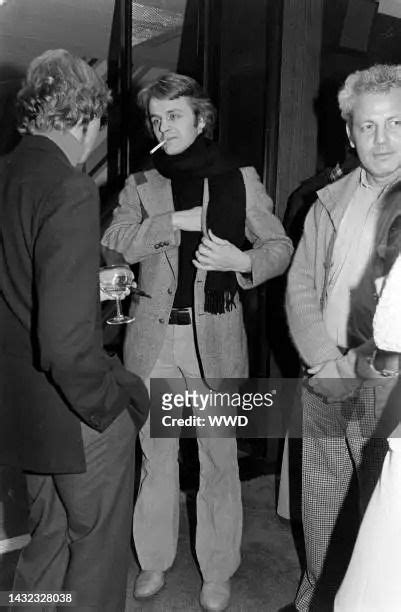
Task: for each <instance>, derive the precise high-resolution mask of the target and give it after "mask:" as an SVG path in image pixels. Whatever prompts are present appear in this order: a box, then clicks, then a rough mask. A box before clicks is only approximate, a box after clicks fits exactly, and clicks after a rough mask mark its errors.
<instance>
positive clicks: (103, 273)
mask: <svg viewBox="0 0 401 612" xmlns="http://www.w3.org/2000/svg"><path fill="white" fill-rule="evenodd" d="M99 282H100V288H101V289H102V291H104V293H107V295H109V296H110V297H112V298H114V299H115V301H116V307H117V314H116V315H115V316H114V317H111V318H110V319H107V321H106V322H107V323H108V324H109V325H121V324H122V323H132V321H135V317H127V316H125V315H124V314H123V312H122V310H121V299H122V298H123V297H125V296H126V295H127V290H129V289H130V288H131V287H132V286H135V285H133V274H132V272H131V268H130V267H129V266H128V265H127V264H117V265H113V266H105V267H103V268H100V273H99Z"/></svg>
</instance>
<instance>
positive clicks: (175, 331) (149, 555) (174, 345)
mask: <svg viewBox="0 0 401 612" xmlns="http://www.w3.org/2000/svg"><path fill="white" fill-rule="evenodd" d="M150 378H159V379H161V378H162V379H168V380H169V388H170V389H171V392H173V393H174V392H176V393H178V392H179V393H183V392H184V391H185V389H188V390H189V391H191V390H193V389H194V388H196V389H197V390H198V391H199V392H204V393H208V391H209V390H208V388H207V387H206V385H205V383H204V382H203V381H202V379H201V378H200V370H199V364H198V359H197V356H196V351H195V343H194V336H193V330H192V325H169V326H168V329H167V334H166V339H165V342H164V344H163V347H162V350H161V352H160V355H159V358H158V360H157V362H156V364H155V367H154V368H153V371H152V373H151V377H150ZM172 379H173V380H172ZM147 382H148V384H149V381H147ZM151 410H152V409H151ZM193 411H194V414H196V409H195V408H193ZM202 429H203V431H202V437H198V439H197V442H198V452H199V463H200V475H199V480H200V482H199V491H198V495H197V500H196V508H197V527H196V554H197V558H198V562H199V566H200V569H201V572H202V576H203V579H204V581H214V582H222V581H225V580H228V579H229V578H230V576H232V574H233V573H234V572H235V571H236V570H237V568H238V566H239V564H240V561H241V556H240V547H241V537H242V502H241V487H240V480H239V473H238V461H237V444H236V439H235V437H231V438H216V437H214V438H213V437H206V436H205V430H204V428H202ZM210 435H211V436H212V435H213V431H210ZM140 441H141V447H142V453H143V458H142V475H141V484H140V489H139V494H138V499H137V502H136V506H135V510H134V521H133V535H134V542H135V547H136V551H137V555H138V559H139V562H140V565H141V568H142V569H143V570H159V571H165V570H167V569H168V568H169V567H170V566H171V565H172V564H173V562H174V558H175V555H176V550H177V540H178V526H179V464H178V451H179V440H178V438H151V437H150V424H149V419H148V421H147V422H146V424H145V425H144V427H143V429H142V430H141V432H140Z"/></svg>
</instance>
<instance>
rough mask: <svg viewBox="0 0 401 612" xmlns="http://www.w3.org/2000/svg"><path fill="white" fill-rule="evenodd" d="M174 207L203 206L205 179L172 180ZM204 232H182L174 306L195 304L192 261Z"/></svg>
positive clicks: (177, 209)
mask: <svg viewBox="0 0 401 612" xmlns="http://www.w3.org/2000/svg"><path fill="white" fill-rule="evenodd" d="M171 186H172V192H173V199H174V208H175V210H176V211H179V210H189V209H190V208H193V207H194V206H202V194H203V179H198V178H194V177H188V178H185V179H180V180H178V179H174V180H173V181H172V184H171ZM201 236H202V232H181V244H180V246H179V249H178V285H177V291H176V293H175V298H174V303H173V308H187V307H191V306H192V305H193V301H194V291H193V287H194V281H195V275H196V268H195V266H194V264H193V263H192V260H193V259H194V256H195V251H196V249H197V248H198V245H199V242H200V240H201Z"/></svg>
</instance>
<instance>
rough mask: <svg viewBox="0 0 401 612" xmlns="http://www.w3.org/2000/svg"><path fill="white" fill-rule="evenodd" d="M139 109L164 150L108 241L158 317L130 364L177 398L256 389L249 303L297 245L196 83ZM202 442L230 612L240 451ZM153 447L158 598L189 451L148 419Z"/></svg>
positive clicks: (144, 500) (150, 580) (137, 338)
mask: <svg viewBox="0 0 401 612" xmlns="http://www.w3.org/2000/svg"><path fill="white" fill-rule="evenodd" d="M139 100H140V103H141V107H142V108H143V110H144V112H145V115H146V119H147V123H148V126H149V128H150V130H151V131H152V133H153V135H154V136H155V137H156V138H157V140H158V141H159V143H162V145H163V146H162V148H159V151H158V152H156V153H155V155H154V158H153V159H154V165H155V167H154V168H153V169H152V170H150V171H147V172H140V173H137V174H136V175H132V176H130V177H129V178H128V180H127V183H126V186H125V188H124V190H123V191H122V193H121V194H120V199H119V206H118V207H117V208H116V210H115V211H114V216H113V220H112V223H111V225H110V227H109V228H108V229H107V231H106V233H105V235H104V237H103V240H102V242H103V244H104V245H105V246H106V247H109V248H111V249H115V250H117V251H118V252H120V253H122V254H123V255H124V257H125V259H126V260H127V261H128V262H129V263H135V262H140V273H139V274H140V283H141V287H142V288H143V289H144V290H145V291H147V292H148V293H149V294H150V295H152V300H149V302H148V303H147V304H141V303H140V302H139V303H133V304H132V307H131V308H132V314H135V317H136V323H135V326H131V327H130V328H129V329H128V330H127V331H128V333H127V335H126V338H125V348H124V353H125V365H126V366H127V367H128V368H129V369H130V370H132V371H134V372H138V374H140V375H141V376H143V377H144V378H145V379H151V378H156V379H157V378H163V379H168V382H169V385H172V384H174V389H170V390H173V391H175V392H177V391H179V392H181V393H183V392H184V389H186V388H188V389H189V390H191V389H193V387H194V385H196V388H197V389H198V390H199V391H200V392H201V393H206V394H208V393H209V387H208V386H207V384H206V383H205V380H206V381H211V383H212V379H214V378H216V379H223V378H244V377H246V376H247V374H248V351H247V343H246V334H245V328H244V323H243V316H242V306H241V301H240V299H239V292H238V290H239V287H241V288H243V289H250V288H251V287H255V286H257V285H259V284H260V283H262V282H264V281H265V280H267V279H268V278H272V277H274V276H277V275H278V274H281V273H282V272H284V270H285V269H286V267H287V265H288V263H289V259H290V256H291V254H292V246H291V241H290V240H289V238H287V237H286V235H285V233H284V230H283V228H282V226H281V223H280V222H279V220H278V219H277V218H276V217H275V216H274V215H273V214H272V212H271V211H272V202H271V200H270V198H269V197H268V196H267V194H266V191H265V189H264V187H263V185H262V184H261V182H260V180H259V178H258V176H257V173H256V171H255V169H254V168H251V167H246V168H239V166H238V164H236V163H235V162H234V161H233V160H231V158H229V157H228V156H226V155H224V154H223V153H222V152H221V151H220V149H219V147H218V146H217V144H216V143H214V142H213V141H212V140H211V133H212V128H213V123H214V119H215V109H214V107H213V105H212V103H211V101H210V99H209V98H208V97H207V95H206V94H205V93H204V92H203V91H202V89H201V87H200V86H199V84H198V83H196V81H194V80H193V79H192V78H190V77H188V76H185V75H180V74H175V73H168V74H166V75H163V76H161V77H160V78H159V79H157V80H156V81H154V82H152V83H150V84H149V85H148V86H147V87H145V88H144V89H143V90H142V92H141V93H140V94H139ZM202 219H203V224H202ZM205 225H206V226H207V231H206V228H205V227H204V226H205ZM202 230H204V231H203V233H202ZM245 237H246V238H247V239H248V241H249V242H250V244H251V246H249V245H248V247H246V246H245ZM172 379H174V380H173V382H171V381H172ZM152 408H153V406H152V407H151V412H152ZM194 411H195V407H194ZM199 429H200V431H199ZM199 429H198V432H197V434H198V437H197V442H198V451H199V463H200V483H199V492H198V495H197V529H196V554H197V558H198V562H199V566H200V570H201V573H202V578H203V586H202V590H201V595H200V602H201V605H202V606H203V608H205V609H207V610H213V611H218V610H224V609H225V608H226V607H227V606H228V604H229V599H230V578H231V576H232V575H233V574H234V572H235V571H236V570H237V568H238V566H239V564H240V546H241V536H242V504H241V488H240V481H239V475H238V463H237V446H236V440H235V432H231V437H227V436H226V437H219V438H218V437H217V436H218V433H217V432H214V431H213V428H211V427H210V428H209V429H208V430H207V429H206V428H199ZM141 446H142V451H143V469H142V480H141V487H140V491H139V495H138V500H137V503H136V506H135V513H134V522H133V533H134V541H135V546H136V550H137V553H138V559H139V562H140V565H141V570H142V571H141V572H140V574H139V576H138V578H137V581H136V584H135V592H134V593H135V596H136V597H137V598H146V597H151V596H152V595H154V594H155V593H157V592H158V591H159V590H160V589H161V588H162V586H163V584H164V582H165V572H166V570H168V569H169V568H170V567H171V565H172V564H173V561H174V558H175V554H176V549H177V539H178V521H179V481H178V462H177V457H178V438H177V437H171V438H160V437H158V438H155V437H151V431H150V424H149V420H148V422H147V423H146V425H145V426H144V429H143V431H142V434H141Z"/></svg>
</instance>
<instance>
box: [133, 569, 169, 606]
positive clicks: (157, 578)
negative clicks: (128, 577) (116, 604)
mask: <svg viewBox="0 0 401 612" xmlns="http://www.w3.org/2000/svg"><path fill="white" fill-rule="evenodd" d="M163 587H164V572H156V571H153V570H142V571H141V572H139V574H138V576H137V579H136V580H135V586H134V597H135V599H147V598H148V597H153V595H156V593H158V592H159V591H160V589H162V588H163Z"/></svg>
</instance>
